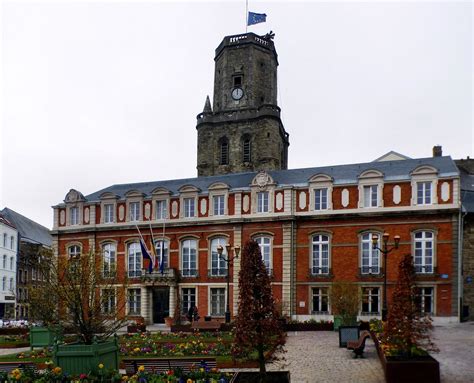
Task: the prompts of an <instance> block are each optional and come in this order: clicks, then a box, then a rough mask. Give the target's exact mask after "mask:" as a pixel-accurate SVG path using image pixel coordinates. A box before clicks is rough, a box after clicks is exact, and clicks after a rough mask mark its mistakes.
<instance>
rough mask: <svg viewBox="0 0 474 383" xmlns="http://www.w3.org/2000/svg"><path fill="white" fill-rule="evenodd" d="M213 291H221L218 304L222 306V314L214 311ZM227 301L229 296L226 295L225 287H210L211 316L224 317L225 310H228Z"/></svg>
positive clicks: (217, 300)
mask: <svg viewBox="0 0 474 383" xmlns="http://www.w3.org/2000/svg"><path fill="white" fill-rule="evenodd" d="M213 290H214V291H215V290H219V292H220V294H219V295H217V297H218V299H216V304H218V305H219V306H221V308H222V312H218V311H216V312H214V311H213V303H214V302H213ZM226 299H227V294H226V288H225V287H223V286H219V287H217V286H210V287H209V315H210V316H213V317H223V316H224V315H225V310H226V307H227V306H226V305H227V302H226ZM222 300H223V302H222Z"/></svg>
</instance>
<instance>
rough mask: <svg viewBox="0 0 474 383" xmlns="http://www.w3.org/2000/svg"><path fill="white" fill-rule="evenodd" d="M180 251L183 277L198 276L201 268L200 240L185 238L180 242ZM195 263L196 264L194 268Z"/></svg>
mask: <svg viewBox="0 0 474 383" xmlns="http://www.w3.org/2000/svg"><path fill="white" fill-rule="evenodd" d="M180 253H181V257H180V258H181V261H180V267H181V274H182V275H183V277H197V274H198V270H199V269H198V268H199V254H198V253H199V248H198V240H197V239H195V238H186V239H183V240H182V241H181V244H180ZM188 258H189V259H188ZM193 258H194V259H193ZM193 264H195V267H194V268H193V267H192V266H193Z"/></svg>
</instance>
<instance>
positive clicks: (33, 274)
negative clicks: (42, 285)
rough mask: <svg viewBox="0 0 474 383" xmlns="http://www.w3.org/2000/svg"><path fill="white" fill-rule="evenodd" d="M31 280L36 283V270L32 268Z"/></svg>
mask: <svg viewBox="0 0 474 383" xmlns="http://www.w3.org/2000/svg"><path fill="white" fill-rule="evenodd" d="M31 280H32V281H36V269H35V268H34V267H32V268H31Z"/></svg>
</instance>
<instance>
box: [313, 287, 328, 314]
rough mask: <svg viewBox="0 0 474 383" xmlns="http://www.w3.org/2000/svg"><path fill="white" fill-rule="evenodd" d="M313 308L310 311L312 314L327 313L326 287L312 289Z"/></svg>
mask: <svg viewBox="0 0 474 383" xmlns="http://www.w3.org/2000/svg"><path fill="white" fill-rule="evenodd" d="M312 290H313V306H312V308H311V311H312V312H313V314H315V313H316V314H327V313H329V298H328V289H327V287H318V288H313V289H312Z"/></svg>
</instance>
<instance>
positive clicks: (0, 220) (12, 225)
mask: <svg viewBox="0 0 474 383" xmlns="http://www.w3.org/2000/svg"><path fill="white" fill-rule="evenodd" d="M0 223H3V224H4V225H7V226H10V227H11V228H13V229H16V227H15V225H14V224H13V223H11V222H10V221H9V220H8V219H6V218H5V217H4V216H3V215H2V214H0Z"/></svg>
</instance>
